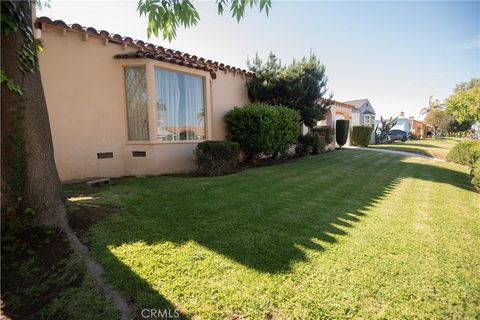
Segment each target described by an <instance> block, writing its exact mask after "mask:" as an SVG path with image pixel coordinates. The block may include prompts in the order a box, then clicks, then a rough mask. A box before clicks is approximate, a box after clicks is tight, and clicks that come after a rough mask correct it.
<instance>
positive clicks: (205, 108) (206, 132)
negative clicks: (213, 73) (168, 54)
mask: <svg viewBox="0 0 480 320" xmlns="http://www.w3.org/2000/svg"><path fill="white" fill-rule="evenodd" d="M156 69H160V70H165V71H169V72H175V73H183V74H186V75H188V76H192V77H198V78H201V79H202V94H203V127H204V128H203V130H204V132H205V139H203V140H173V141H165V140H159V139H157V134H156V132H155V136H154V137H153V139H152V140H154V141H155V142H157V143H200V142H202V141H206V140H208V137H209V136H208V126H207V88H206V82H207V77H206V76H205V75H199V74H196V73H192V72H185V71H180V70H175V69H172V68H166V67H164V66H159V65H157V64H156V63H154V64H153V73H152V74H153V93H154V100H153V104H154V105H155V108H154V120H155V126H154V128H153V129H154V130H155V131H156V130H157V123H156V120H157V117H158V114H157V108H156V103H155V102H156V99H157V86H156V83H155V70H156Z"/></svg>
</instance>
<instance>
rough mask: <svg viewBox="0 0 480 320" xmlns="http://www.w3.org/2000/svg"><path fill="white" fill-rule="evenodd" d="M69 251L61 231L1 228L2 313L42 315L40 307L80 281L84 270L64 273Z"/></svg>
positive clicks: (21, 316) (25, 316) (26, 316)
mask: <svg viewBox="0 0 480 320" xmlns="http://www.w3.org/2000/svg"><path fill="white" fill-rule="evenodd" d="M71 254H72V251H71V250H70V247H69V245H68V242H67V239H66V237H65V234H64V233H63V232H62V231H60V230H57V229H41V228H28V229H27V228H22V229H21V230H16V231H13V230H11V229H10V230H9V229H7V228H6V227H5V228H3V230H2V267H1V269H2V304H3V308H2V309H3V310H2V314H3V315H4V316H7V317H9V318H11V319H41V318H45V316H44V315H42V314H41V310H42V308H43V307H45V306H46V305H47V304H48V303H49V302H50V301H51V300H52V299H54V298H55V297H57V296H58V295H59V294H60V293H61V292H62V291H64V290H67V289H69V288H72V287H78V286H80V284H81V283H82V281H83V277H84V274H83V273H72V274H68V275H66V274H64V271H65V270H66V269H67V266H66V263H67V259H68V258H69V257H70V255H71ZM60 278H61V279H60ZM51 316H52V315H50V316H48V318H52V317H51ZM53 318H58V317H55V316H54V317H53Z"/></svg>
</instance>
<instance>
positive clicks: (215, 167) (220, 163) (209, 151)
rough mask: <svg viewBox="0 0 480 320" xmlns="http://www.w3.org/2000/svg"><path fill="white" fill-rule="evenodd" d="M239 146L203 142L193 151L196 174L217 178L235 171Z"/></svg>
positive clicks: (229, 142) (218, 142)
mask: <svg viewBox="0 0 480 320" xmlns="http://www.w3.org/2000/svg"><path fill="white" fill-rule="evenodd" d="M239 153H240V146H239V145H238V143H236V142H232V141H203V142H200V143H199V144H198V145H197V148H196V149H195V156H196V163H197V167H198V168H197V173H198V174H200V175H205V176H219V175H222V174H225V173H227V172H231V171H233V170H234V169H235V167H236V166H237V163H238V156H239Z"/></svg>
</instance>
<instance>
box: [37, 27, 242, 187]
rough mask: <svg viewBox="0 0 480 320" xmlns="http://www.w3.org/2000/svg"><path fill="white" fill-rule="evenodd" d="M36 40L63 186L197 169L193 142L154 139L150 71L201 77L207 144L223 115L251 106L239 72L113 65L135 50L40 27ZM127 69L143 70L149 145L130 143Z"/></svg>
mask: <svg viewBox="0 0 480 320" xmlns="http://www.w3.org/2000/svg"><path fill="white" fill-rule="evenodd" d="M36 34H37V35H38V36H40V37H41V39H42V44H43V48H44V51H43V52H42V53H40V55H39V61H40V70H41V75H42V82H43V85H44V90H45V96H46V100H47V105H48V113H49V117H50V125H51V130H52V137H53V144H54V150H55V161H56V165H57V169H58V172H59V175H60V179H61V180H62V181H69V180H77V179H87V178H93V177H120V176H128V175H158V174H166V173H178V172H185V171H190V170H193V169H194V167H195V165H194V157H193V150H194V149H195V147H196V145H197V143H198V142H189V141H181V142H159V141H156V140H155V137H156V134H155V130H156V124H155V118H156V114H155V112H156V111H155V102H154V100H155V99H154V98H155V92H154V72H153V68H154V67H159V68H165V69H170V70H175V71H180V72H186V73H190V74H195V75H199V76H202V77H204V84H205V88H204V96H205V104H206V106H205V118H206V119H205V120H206V121H205V123H206V134H207V139H215V140H221V139H224V138H225V128H224V122H223V116H224V114H225V113H226V112H227V111H228V110H230V109H231V108H233V107H234V106H241V105H244V104H246V103H248V96H247V90H246V87H245V82H246V77H245V76H243V75H241V74H234V73H233V72H230V71H218V72H217V73H216V75H217V78H216V79H212V76H211V75H210V73H209V72H207V71H203V70H197V69H192V68H188V67H183V66H179V65H175V64H171V63H166V62H160V61H157V60H153V59H114V58H113V57H114V55H116V54H121V53H127V52H129V51H137V50H138V48H135V47H133V46H132V47H130V46H128V45H119V44H114V43H110V42H108V41H107V40H105V39H101V38H98V37H94V36H87V35H86V34H85V33H82V32H77V31H75V30H70V29H65V28H61V27H57V26H51V25H45V26H44V27H43V30H42V31H41V32H38V31H37V32H36ZM125 65H145V66H146V68H147V89H148V100H149V101H148V111H149V114H148V119H149V130H150V141H142V142H135V141H128V137H127V120H126V119H127V116H126V98H125V90H124V86H125V84H124V70H123V68H124V66H125ZM149 70H150V71H149ZM132 151H146V157H133V156H132ZM101 152H113V158H107V159H97V153H101Z"/></svg>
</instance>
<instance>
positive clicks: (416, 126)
mask: <svg viewBox="0 0 480 320" xmlns="http://www.w3.org/2000/svg"><path fill="white" fill-rule="evenodd" d="M408 121H409V123H410V133H412V134H414V135H415V136H416V137H417V138H418V139H424V138H425V137H426V136H427V126H426V125H425V124H424V123H423V122H422V121H419V120H415V118H414V117H409V118H408Z"/></svg>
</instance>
